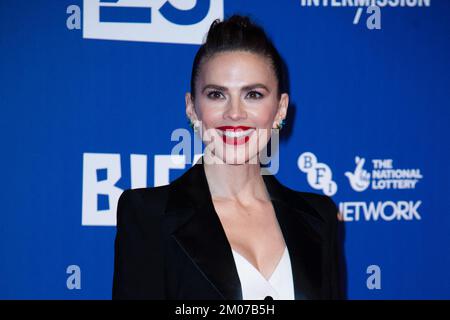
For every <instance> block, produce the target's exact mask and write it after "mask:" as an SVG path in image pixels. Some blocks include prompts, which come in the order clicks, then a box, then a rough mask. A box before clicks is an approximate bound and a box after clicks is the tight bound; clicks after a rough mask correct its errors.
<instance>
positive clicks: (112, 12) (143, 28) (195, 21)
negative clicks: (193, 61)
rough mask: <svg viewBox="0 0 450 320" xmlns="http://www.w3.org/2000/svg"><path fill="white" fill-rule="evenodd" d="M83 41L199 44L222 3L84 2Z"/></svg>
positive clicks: (162, 0)
mask: <svg viewBox="0 0 450 320" xmlns="http://www.w3.org/2000/svg"><path fill="white" fill-rule="evenodd" d="M83 6H84V9H83V38H86V39H104V40H125V41H144V42H162V43H183V44H201V43H202V42H203V37H204V35H205V34H206V33H207V31H208V29H209V26H210V25H211V23H212V22H213V21H214V20H215V19H221V20H222V19H223V12H224V9H223V0H84V2H83Z"/></svg>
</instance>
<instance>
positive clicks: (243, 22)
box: [228, 14, 250, 28]
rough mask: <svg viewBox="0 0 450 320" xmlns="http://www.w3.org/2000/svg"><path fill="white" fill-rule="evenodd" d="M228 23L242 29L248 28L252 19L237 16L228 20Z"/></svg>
mask: <svg viewBox="0 0 450 320" xmlns="http://www.w3.org/2000/svg"><path fill="white" fill-rule="evenodd" d="M228 23H229V24H235V25H238V26H240V27H242V28H247V27H248V26H249V25H250V19H249V18H248V17H245V16H240V15H236V14H235V15H232V16H231V17H230V18H229V19H228Z"/></svg>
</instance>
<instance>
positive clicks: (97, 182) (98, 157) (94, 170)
mask: <svg viewBox="0 0 450 320" xmlns="http://www.w3.org/2000/svg"><path fill="white" fill-rule="evenodd" d="M200 157H201V155H195V157H194V163H195V162H197V160H198V159H199V158H200ZM187 163H190V162H188V161H186V157H185V156H181V155H155V157H154V181H153V183H154V186H162V185H167V184H169V182H170V175H169V174H170V170H171V169H185V168H186V164H187ZM121 177H122V172H121V157H120V154H115V153H84V154H83V191H82V214H81V216H82V218H81V224H82V225H83V226H115V225H116V222H117V218H116V211H117V202H118V201H119V197H120V195H121V194H122V192H123V190H122V189H121V188H119V187H117V186H116V184H117V183H118V182H119V180H120V179H121ZM130 180H131V181H130V182H131V189H136V188H146V187H147V186H148V184H147V155H142V154H131V155H130Z"/></svg>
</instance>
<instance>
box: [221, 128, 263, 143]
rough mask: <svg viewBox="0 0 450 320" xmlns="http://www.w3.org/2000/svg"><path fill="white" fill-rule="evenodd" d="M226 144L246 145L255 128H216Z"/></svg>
mask: <svg viewBox="0 0 450 320" xmlns="http://www.w3.org/2000/svg"><path fill="white" fill-rule="evenodd" d="M216 129H217V131H218V132H219V134H220V136H221V137H222V140H223V142H224V143H226V144H231V145H240V144H244V143H247V142H248V140H249V139H250V135H251V134H252V133H253V132H254V131H255V130H256V128H255V127H247V126H221V127H217V128H216Z"/></svg>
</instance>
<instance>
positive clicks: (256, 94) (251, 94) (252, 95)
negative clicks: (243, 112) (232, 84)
mask: <svg viewBox="0 0 450 320" xmlns="http://www.w3.org/2000/svg"><path fill="white" fill-rule="evenodd" d="M247 97H249V98H250V99H261V98H262V97H263V95H262V93H260V92H258V91H250V92H249V93H247Z"/></svg>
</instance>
